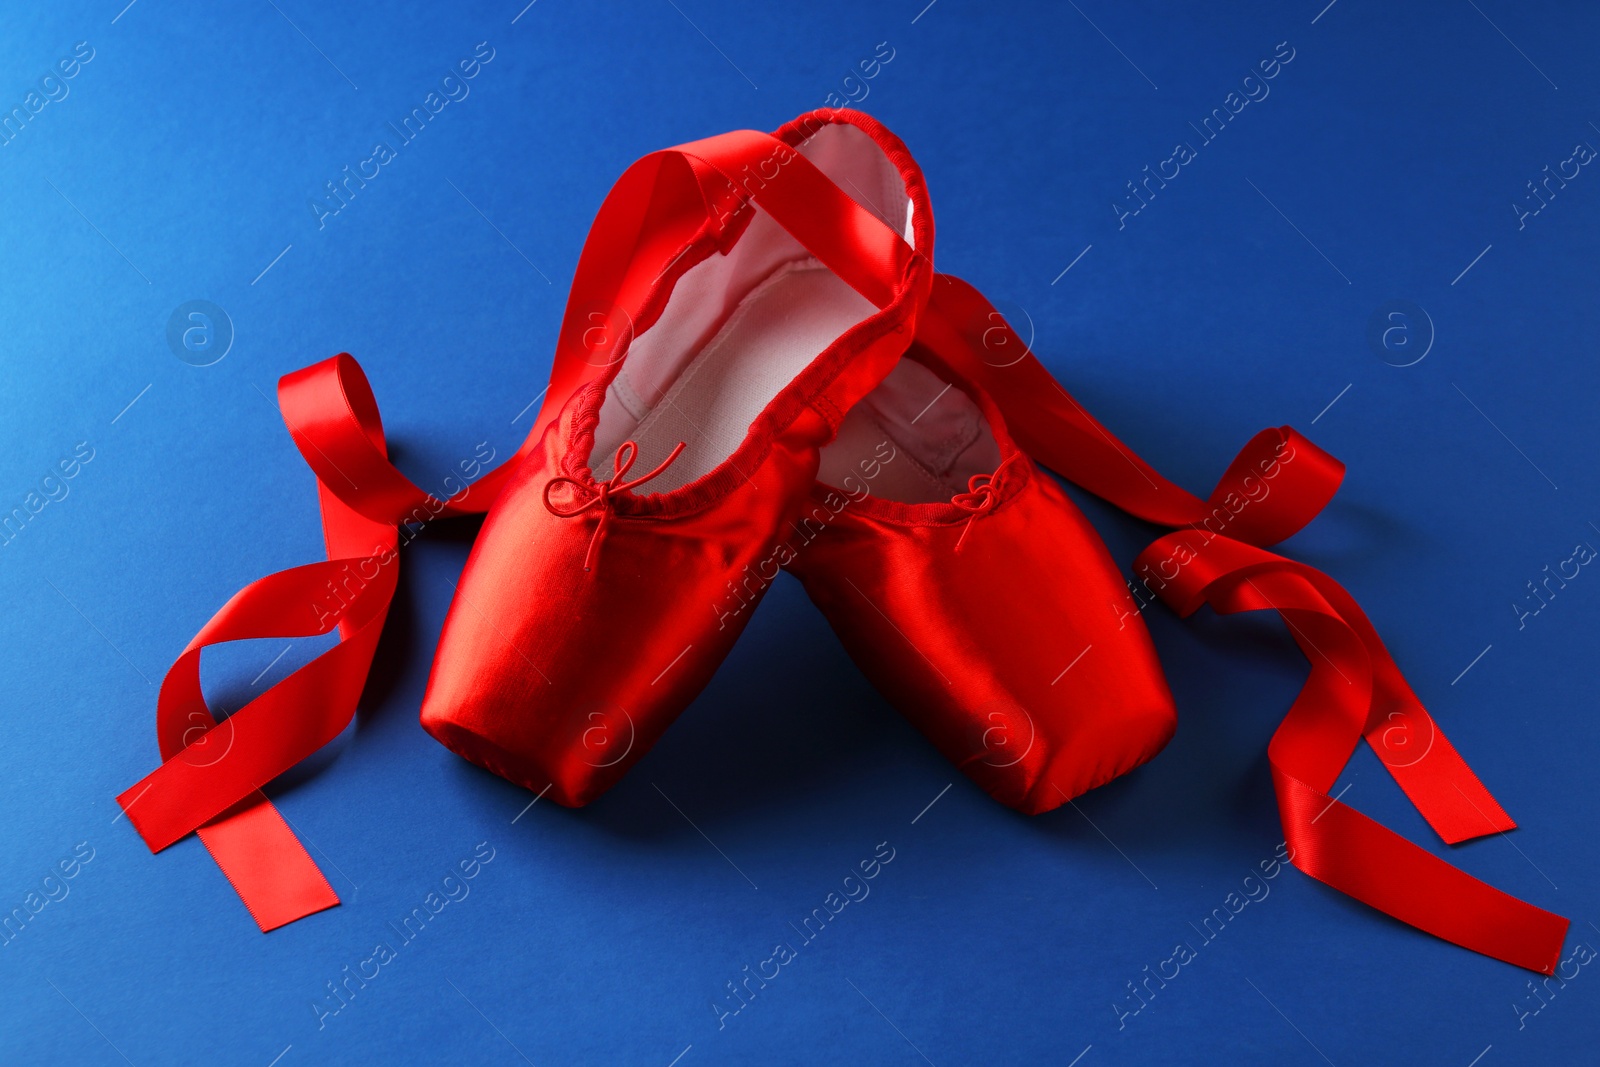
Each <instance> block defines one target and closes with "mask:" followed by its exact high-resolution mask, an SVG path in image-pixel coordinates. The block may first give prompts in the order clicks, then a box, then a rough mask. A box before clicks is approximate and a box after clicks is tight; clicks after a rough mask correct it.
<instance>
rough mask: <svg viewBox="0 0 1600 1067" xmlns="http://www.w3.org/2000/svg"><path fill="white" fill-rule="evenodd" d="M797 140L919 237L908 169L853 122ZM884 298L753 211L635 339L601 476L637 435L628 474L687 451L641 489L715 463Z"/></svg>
mask: <svg viewBox="0 0 1600 1067" xmlns="http://www.w3.org/2000/svg"><path fill="white" fill-rule="evenodd" d="M798 149H799V151H800V153H801V154H802V155H804V156H805V157H806V158H807V159H809V160H810V161H811V162H812V163H813V164H815V165H816V166H817V167H818V169H820V170H821V171H822V172H823V173H824V174H826V175H827V176H828V177H829V178H831V179H832V180H833V182H834V183H835V184H836V185H838V186H839V188H841V189H843V190H844V191H845V192H846V193H848V194H849V195H850V196H851V197H852V198H854V199H855V200H856V202H857V203H859V204H860V205H861V206H862V207H864V208H866V209H867V210H869V211H871V212H872V213H873V214H875V215H877V216H878V217H879V218H881V219H883V220H884V222H885V223H886V224H887V225H889V226H890V227H891V228H893V229H894V230H896V231H897V232H899V233H901V234H903V235H904V237H905V239H906V241H907V242H908V243H910V242H911V240H912V237H911V201H910V200H909V198H907V196H906V192H905V184H904V182H903V180H902V179H901V177H900V173H899V171H898V170H897V169H896V168H895V166H894V164H893V163H891V162H890V161H889V158H888V157H887V156H886V155H884V153H883V150H882V149H880V148H879V147H878V146H877V144H876V143H875V142H874V141H873V140H872V139H871V138H870V137H869V136H867V135H866V134H865V133H863V132H862V131H861V130H859V129H857V128H856V127H854V126H848V125H838V124H829V125H827V126H824V127H822V128H821V129H820V130H818V131H817V132H816V133H815V134H813V135H812V136H811V137H810V138H809V139H807V140H806V141H804V142H802V143H801V144H800V145H799V146H798ZM876 310H877V309H876V308H875V307H873V305H872V303H871V302H870V301H868V300H867V299H866V298H865V297H862V296H861V295H860V294H858V293H857V292H856V291H855V290H854V289H852V288H850V286H849V285H847V284H846V283H845V282H843V281H842V280H840V279H839V278H838V276H836V275H835V274H834V273H833V272H832V271H830V270H828V269H827V268H826V267H824V266H822V265H821V264H820V263H818V262H817V260H816V259H814V258H812V256H811V255H810V254H809V253H808V252H807V251H806V250H805V248H804V247H803V246H802V245H801V244H800V243H799V242H798V241H796V240H795V239H794V238H793V237H791V236H789V234H788V232H787V231H785V230H784V229H783V228H782V227H781V226H779V225H778V224H777V223H776V222H774V221H773V219H772V217H771V216H769V215H768V214H766V213H765V212H764V211H761V210H760V209H759V208H758V209H756V212H755V217H754V218H753V219H752V220H751V222H750V224H749V226H748V227H747V228H746V230H745V231H744V233H743V234H742V235H741V236H740V238H739V240H738V241H737V242H736V243H735V244H734V245H733V247H732V248H731V249H730V250H729V251H728V253H727V254H726V255H720V254H716V253H713V254H712V255H711V256H709V257H708V258H707V259H705V260H703V261H702V262H700V263H697V264H695V265H694V266H693V267H691V268H690V269H689V270H687V271H685V272H684V274H683V276H682V277H681V278H679V279H678V282H677V284H676V285H675V286H674V287H673V291H672V295H671V297H670V298H669V299H668V302H667V306H666V308H665V310H663V312H662V313H661V317H660V318H659V319H658V320H657V321H656V322H655V324H654V325H652V326H651V327H650V328H649V329H648V330H646V331H645V332H644V333H641V334H639V335H638V336H637V337H635V338H634V339H633V341H632V344H631V345H630V346H629V349H628V354H627V357H626V359H625V360H624V362H623V365H622V367H621V368H620V369H619V371H618V373H617V376H616V377H615V378H614V379H613V380H612V383H611V385H610V387H609V388H608V389H607V390H606V396H605V400H604V402H603V403H602V405H601V408H600V421H599V425H598V426H597V427H596V429H595V442H594V451H593V456H592V459H591V461H590V465H591V468H592V469H593V472H594V476H595V477H596V478H597V479H601V480H604V479H606V478H609V477H610V476H611V473H612V462H613V456H614V454H615V452H616V450H617V446H619V445H620V444H622V442H624V441H627V440H632V441H634V442H635V443H636V444H637V445H638V446H639V453H638V458H637V460H636V461H635V463H634V466H633V469H632V470H631V471H630V472H629V473H630V476H632V477H637V476H639V475H640V474H642V473H644V472H646V471H649V470H651V469H653V468H654V467H655V466H656V465H657V464H658V463H660V462H661V461H662V460H664V459H666V458H667V456H668V455H670V454H671V452H672V449H673V448H675V447H676V446H677V444H678V442H680V441H682V442H683V443H684V446H685V447H684V450H683V454H682V455H680V456H679V457H678V458H677V459H676V460H675V461H674V462H673V463H672V465H671V466H669V467H668V468H667V469H666V470H665V471H663V472H662V473H661V474H660V475H658V476H657V477H655V478H653V479H652V480H651V481H649V482H648V483H646V484H645V485H642V486H640V487H639V490H638V491H639V492H641V493H664V492H668V491H670V490H673V489H677V488H680V487H681V486H684V485H687V484H688V483H689V482H692V481H694V480H695V479H696V478H700V477H702V476H704V475H706V474H708V473H710V472H711V471H713V470H715V469H716V468H717V467H718V466H719V465H720V464H722V463H723V462H724V461H726V460H727V458H728V457H729V456H730V455H732V454H733V452H734V450H735V449H737V448H738V447H739V445H740V443H741V442H742V441H743V440H744V439H745V436H746V434H747V433H748V432H749V429H750V424H751V422H753V421H754V420H755V418H756V416H757V415H759V414H760V413H761V411H762V409H764V408H765V407H766V406H767V405H768V404H770V403H771V402H772V400H773V398H774V397H776V396H777V395H778V393H779V392H780V391H781V390H782V389H783V388H784V387H785V386H786V385H788V384H789V383H790V382H792V381H793V380H794V378H795V377H796V376H797V375H798V374H799V373H800V372H801V371H803V370H804V369H805V368H806V367H807V366H808V365H809V364H810V363H811V362H812V360H814V359H815V358H816V357H817V356H818V355H819V354H821V352H822V351H823V350H824V349H825V348H827V347H828V345H829V344H831V343H832V342H833V341H834V340H835V339H837V338H838V337H839V335H840V334H842V333H844V332H845V331H846V330H847V329H849V328H850V327H852V326H854V325H856V324H857V323H859V322H861V321H863V320H864V319H866V318H868V317H869V316H871V315H872V314H873V313H874V312H875V311H876Z"/></svg>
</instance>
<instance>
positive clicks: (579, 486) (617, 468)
mask: <svg viewBox="0 0 1600 1067" xmlns="http://www.w3.org/2000/svg"><path fill="white" fill-rule="evenodd" d="M683 448H684V442H682V441H679V442H678V447H677V448H674V449H673V450H672V454H671V455H670V456H668V457H667V458H666V459H664V460H662V461H661V463H660V465H659V466H657V467H656V469H655V470H653V471H651V472H650V473H649V474H644V475H641V476H639V477H638V478H635V479H633V480H632V481H625V480H624V479H626V478H627V476H628V471H629V470H631V469H632V467H633V461H634V460H635V459H637V458H638V457H639V446H638V444H636V443H635V442H633V441H624V442H622V444H621V445H620V446H618V448H617V455H616V458H615V459H614V460H613V461H612V473H611V477H610V478H607V479H606V480H605V481H603V482H600V483H599V484H597V485H593V486H590V485H586V484H584V483H583V482H580V481H578V479H576V478H568V477H567V476H566V475H565V474H559V475H557V476H556V477H554V478H551V479H550V480H549V481H548V482H546V483H544V506H545V509H546V510H547V511H549V512H550V514H552V515H556V516H559V517H560V518H563V519H570V518H573V517H575V516H578V515H582V514H583V513H584V512H585V511H588V510H589V509H590V508H599V509H600V521H599V522H597V523H596V524H595V527H594V535H593V536H592V537H590V538H589V548H588V550H587V551H586V552H584V554H583V569H584V570H585V571H587V570H589V569H590V564H591V563H593V561H594V553H595V549H596V548H597V547H598V546H599V544H600V536H601V533H602V532H603V531H604V530H605V528H606V520H608V519H609V518H610V517H611V514H612V511H613V508H614V505H613V504H612V502H611V498H612V497H613V496H614V495H616V494H617V493H620V492H622V491H623V490H625V489H632V488H634V487H635V486H639V485H643V484H644V483H645V482H648V481H649V480H650V479H652V478H654V477H656V476H657V475H658V474H660V473H661V472H662V471H664V470H666V469H667V468H668V467H669V466H671V465H672V461H673V460H675V459H677V458H678V455H679V453H681V452H682V451H683ZM563 482H564V483H566V484H567V485H570V486H572V487H573V488H574V489H576V490H578V491H579V492H580V493H586V494H588V496H587V498H586V499H584V500H583V501H582V502H581V503H578V504H576V505H572V504H559V505H558V504H557V503H556V502H555V501H553V500H551V499H550V490H551V489H553V488H555V487H556V485H557V484H558V483H563Z"/></svg>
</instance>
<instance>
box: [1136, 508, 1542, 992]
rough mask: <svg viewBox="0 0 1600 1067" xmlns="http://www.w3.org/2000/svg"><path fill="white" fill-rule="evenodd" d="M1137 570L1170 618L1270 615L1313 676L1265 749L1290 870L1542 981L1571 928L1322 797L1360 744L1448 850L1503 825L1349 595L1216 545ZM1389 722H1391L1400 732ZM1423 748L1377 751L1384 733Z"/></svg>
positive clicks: (1324, 580) (1253, 553) (1198, 546)
mask: <svg viewBox="0 0 1600 1067" xmlns="http://www.w3.org/2000/svg"><path fill="white" fill-rule="evenodd" d="M1135 567H1136V569H1137V570H1138V571H1139V572H1141V573H1143V574H1145V575H1146V576H1147V577H1146V580H1147V581H1149V580H1152V578H1151V576H1152V575H1165V574H1168V573H1169V572H1170V573H1171V574H1172V577H1171V578H1170V579H1166V580H1164V579H1163V578H1162V577H1159V576H1157V577H1154V578H1153V580H1154V581H1155V582H1157V583H1159V585H1158V586H1157V587H1156V591H1157V592H1158V593H1159V594H1160V596H1161V598H1162V599H1163V600H1165V601H1166V602H1167V603H1168V604H1169V605H1171V606H1172V608H1173V609H1174V610H1175V611H1177V612H1178V613H1179V614H1180V615H1183V616H1187V615H1190V614H1192V613H1193V612H1194V611H1195V609H1196V608H1198V607H1199V606H1200V604H1201V603H1202V602H1205V603H1209V604H1210V605H1211V606H1212V607H1213V608H1214V609H1216V610H1217V611H1218V612H1220V613H1222V614H1232V613H1235V612H1240V611H1262V610H1266V609H1272V610H1275V611H1277V612H1278V614H1279V615H1280V616H1281V617H1282V618H1283V621H1284V622H1285V623H1286V624H1287V625H1288V627H1289V630H1290V632H1291V633H1292V634H1293V635H1294V639H1295V643H1296V644H1298V645H1299V646H1300V650H1301V651H1302V652H1304V653H1305V656H1306V659H1308V660H1310V662H1311V675H1310V677H1309V678H1308V679H1307V680H1306V684H1305V688H1303V689H1302V690H1301V691H1300V695H1299V696H1298V697H1297V698H1296V699H1295V702H1294V704H1293V705H1292V706H1291V707H1290V709H1289V714H1288V715H1287V716H1286V717H1285V718H1284V720H1283V723H1282V724H1281V725H1280V726H1279V727H1278V729H1277V732H1276V733H1274V734H1273V737H1272V742H1271V744H1270V745H1269V746H1268V748H1267V759H1268V762H1269V763H1270V764H1271V766H1272V783H1273V786H1274V788H1275V789H1276V791H1277V794H1278V813H1279V816H1280V818H1281V819H1282V820H1283V830H1284V835H1285V837H1286V839H1287V841H1288V842H1289V846H1290V848H1291V849H1292V850H1293V852H1292V859H1293V861H1294V865H1295V866H1296V867H1299V868H1300V869H1301V870H1302V871H1304V872H1305V873H1307V874H1309V875H1310V876H1311V877H1313V878H1315V879H1317V880H1318V881H1321V882H1325V883H1327V884H1328V885H1331V886H1333V887H1334V888H1335V889H1337V890H1339V891H1340V892H1343V893H1346V894H1348V895H1350V896H1352V897H1354V898H1356V899H1357V900H1360V901H1363V902H1364V903H1367V904H1370V905H1372V906H1373V907H1375V908H1377V909H1378V910H1380V911H1382V912H1385V913H1387V914H1389V915H1392V916H1394V917H1395V918H1396V919H1399V920H1401V921H1402V922H1407V923H1410V924H1411V925H1412V926H1415V927H1417V928H1418V929H1421V930H1426V931H1427V932H1428V933H1430V934H1434V935H1435V936H1437V937H1442V938H1444V939H1445V940H1446V941H1451V942H1454V943H1455V944H1457V945H1461V946H1463V947H1465V948H1470V949H1472V950H1473V951H1474V952H1481V953H1483V954H1484V955H1486V956H1493V957H1494V958H1496V959H1500V960H1505V961H1506V962H1507V963H1514V964H1516V965H1517V966H1519V967H1526V968H1528V969H1529V970H1533V971H1539V972H1540V973H1542V974H1551V973H1553V972H1554V971H1555V966H1556V963H1557V961H1558V960H1559V959H1560V955H1561V946H1562V943H1563V941H1564V940H1565V938H1566V932H1567V927H1568V925H1569V924H1568V921H1567V920H1566V919H1564V918H1562V917H1561V916H1559V915H1555V914H1552V913H1551V912H1548V911H1545V910H1543V909H1542V908H1536V907H1534V906H1533V905H1531V904H1527V903H1524V902H1523V901H1520V900H1518V899H1517V898H1515V897H1512V896H1509V895H1507V894H1506V893H1502V892H1501V891H1500V890H1498V889H1495V888H1493V887H1492V886H1489V885H1487V884H1486V883H1484V882H1481V881H1479V880H1478V879H1476V878H1473V877H1472V876H1471V875H1468V874H1466V873H1464V872H1462V871H1460V870H1457V869H1456V868H1454V867H1452V866H1450V865H1449V864H1448V863H1446V862H1444V861H1443V860H1442V859H1439V858H1438V857H1437V856H1434V855H1432V854H1430V853H1428V852H1426V851H1424V850H1423V849H1422V848H1420V847H1419V846H1417V845H1415V844H1412V843H1411V842H1410V841H1407V840H1405V839H1404V838H1402V837H1401V836H1400V835H1398V834H1396V833H1395V832H1394V831H1392V830H1389V829H1386V828H1385V827H1383V826H1380V825H1379V824H1378V823H1376V822H1373V821H1372V820H1371V819H1369V818H1367V817H1366V816H1365V815H1362V814H1361V813H1360V812H1358V811H1356V810H1355V809H1354V808H1351V807H1349V806H1348V805H1346V804H1344V803H1343V802H1341V801H1339V800H1336V799H1334V798H1333V797H1331V796H1329V790H1331V789H1332V788H1333V783H1334V781H1335V779H1337V778H1338V776H1339V772H1340V771H1341V770H1342V769H1343V768H1344V765H1345V763H1346V762H1347V761H1348V760H1349V758H1350V755H1351V753H1352V752H1353V751H1354V749H1355V746H1356V744H1357V743H1358V742H1359V741H1360V739H1361V737H1362V735H1363V734H1365V736H1366V738H1367V740H1368V742H1369V743H1370V744H1371V745H1372V747H1373V748H1374V749H1376V750H1377V752H1378V755H1379V757H1380V758H1382V759H1383V761H1384V765H1385V766H1387V767H1388V768H1389V771H1390V773H1391V774H1393V775H1394V777H1395V780H1396V781H1398V782H1399V783H1400V785H1401V787H1402V788H1403V789H1404V790H1405V791H1406V794H1407V796H1409V797H1411V799H1412V800H1413V801H1414V802H1415V803H1416V804H1417V807H1418V808H1419V809H1420V810H1421V812H1422V814H1423V815H1424V816H1425V817H1426V818H1427V820H1428V822H1429V823H1430V824H1431V825H1432V826H1433V827H1434V829H1436V830H1437V831H1438V832H1439V834H1440V836H1442V837H1443V838H1444V839H1445V840H1446V841H1448V842H1451V843H1454V842H1456V841H1463V840H1466V839H1467V838H1471V837H1477V836H1479V835H1482V834H1487V833H1494V832H1498V831H1504V830H1509V829H1511V828H1512V827H1514V826H1515V825H1516V824H1515V823H1513V822H1512V821H1511V819H1510V817H1508V816H1507V815H1506V813H1505V812H1504V811H1502V810H1501V808H1500V806H1499V805H1498V804H1497V803H1495V801H1494V798H1493V797H1491V796H1490V795H1489V792H1488V790H1486V789H1485V788H1484V787H1483V784H1482V783H1481V782H1479V781H1478V779H1477V777H1476V776H1475V775H1473V773H1472V772H1471V771H1470V770H1468V769H1467V766H1466V764H1465V763H1464V762H1462V760H1461V757H1460V756H1459V755H1458V754H1457V753H1456V751H1455V749H1454V748H1453V747H1451V745H1450V743H1449V742H1448V741H1447V740H1445V737H1444V735H1443V734H1442V733H1439V732H1438V726H1437V725H1436V724H1435V723H1434V722H1433V720H1432V719H1431V718H1430V717H1429V716H1428V713H1427V711H1425V710H1424V709H1423V707H1422V705H1421V704H1420V703H1419V702H1418V701H1417V698H1416V695H1415V694H1413V693H1412V692H1411V689H1410V687H1409V686H1407V685H1406V683H1405V681H1404V679H1402V678H1401V676H1400V672H1399V669H1398V668H1397V667H1396V666H1395V663H1394V660H1393V659H1392V658H1390V656H1389V652H1388V650H1387V649H1385V648H1384V646H1383V642H1382V641H1381V640H1379V639H1378V635H1377V632H1376V631H1375V630H1373V628H1372V624H1371V623H1370V622H1368V621H1367V617H1366V615H1365V614H1364V613H1363V612H1362V611H1361V608H1360V607H1359V606H1358V605H1357V604H1356V602H1355V600H1354V599H1353V598H1352V597H1351V596H1350V594H1349V593H1347V592H1345V590H1344V588H1343V587H1342V586H1340V585H1339V584H1338V583H1337V582H1335V581H1334V580H1333V579H1331V578H1329V577H1328V576H1327V575H1325V574H1323V573H1322V572H1321V571H1318V570H1316V569H1315V568H1312V567H1307V566H1305V565H1304V564H1301V563H1294V562H1291V561H1290V560H1287V559H1284V558H1283V557H1282V556H1277V555H1274V554H1273V553H1271V552H1267V551H1264V550H1262V549H1259V548H1254V547H1252V546H1250V545H1245V544H1241V543H1239V542H1237V541H1233V540H1231V539H1229V538H1226V537H1215V538H1210V539H1205V538H1202V537H1199V536H1198V535H1196V534H1192V533H1173V534H1168V535H1167V536H1165V537H1163V538H1161V539H1160V540H1158V541H1156V542H1155V544H1153V545H1151V546H1150V547H1149V548H1147V549H1145V551H1144V552H1143V553H1141V554H1140V557H1139V560H1138V561H1137V562H1136V564H1135ZM1396 717H1399V718H1400V720H1401V723H1400V724H1399V725H1397V724H1396V722H1395V718H1396ZM1396 729H1399V730H1404V731H1405V732H1406V733H1407V735H1408V737H1409V738H1410V739H1411V740H1412V741H1422V742H1430V741H1431V744H1430V745H1428V746H1427V747H1424V748H1423V749H1422V750H1421V751H1420V752H1412V751H1411V750H1410V747H1409V743H1408V745H1407V746H1406V747H1403V748H1400V749H1399V750H1398V751H1397V750H1396V748H1395V747H1393V746H1391V745H1388V744H1386V743H1385V737H1384V735H1385V734H1386V732H1388V731H1391V730H1396Z"/></svg>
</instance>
